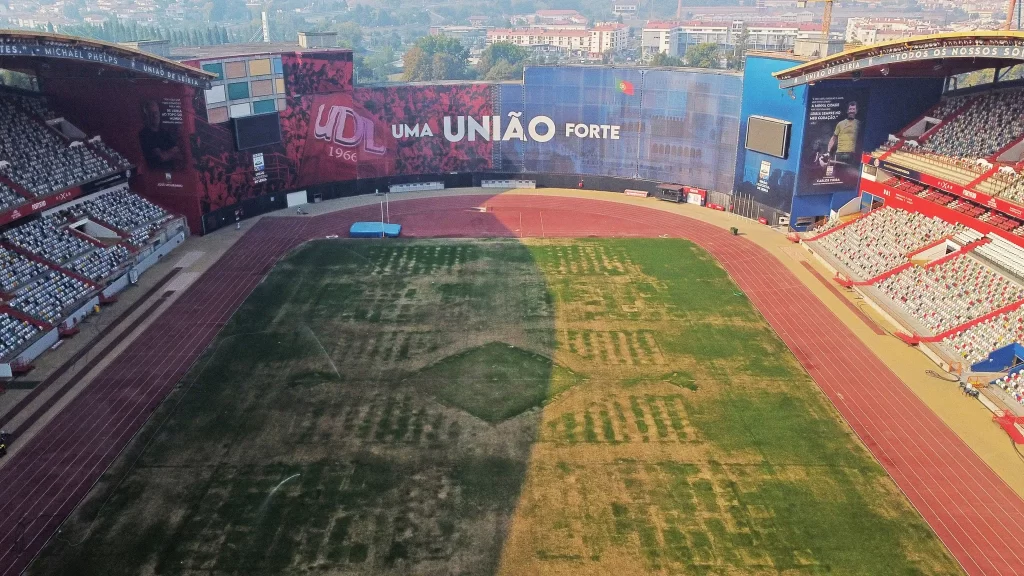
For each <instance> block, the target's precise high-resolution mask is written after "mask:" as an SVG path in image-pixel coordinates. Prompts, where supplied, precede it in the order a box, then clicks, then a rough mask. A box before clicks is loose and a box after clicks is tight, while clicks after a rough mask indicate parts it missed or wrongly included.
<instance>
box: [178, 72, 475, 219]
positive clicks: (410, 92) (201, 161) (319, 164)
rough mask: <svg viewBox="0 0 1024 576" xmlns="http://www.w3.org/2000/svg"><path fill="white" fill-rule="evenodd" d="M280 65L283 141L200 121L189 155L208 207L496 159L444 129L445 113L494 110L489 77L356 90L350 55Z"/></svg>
mask: <svg viewBox="0 0 1024 576" xmlns="http://www.w3.org/2000/svg"><path fill="white" fill-rule="evenodd" d="M282 63H283V65H284V72H285V86H286V90H287V102H288V107H287V109H286V110H283V111H281V112H280V122H281V137H282V142H281V144H279V145H273V146H267V147H262V148H259V149H256V150H245V151H237V150H236V149H235V144H234V135H233V134H232V132H231V124H230V122H228V123H224V124H209V123H207V122H205V121H204V120H203V119H199V120H197V121H196V123H195V130H194V131H193V132H192V134H191V140H190V143H191V156H192V158H194V159H195V169H196V172H197V177H198V187H199V196H200V201H201V203H202V211H203V212H204V213H205V212H208V211H211V210H217V209H219V208H223V207H225V206H230V205H232V204H234V203H236V202H239V201H241V200H244V199H246V198H250V197H254V196H260V195H265V194H272V193H275V192H283V191H287V190H293V189H295V188H302V187H306V186H312V185H315V184H321V183H329V182H339V181H346V180H355V179H357V178H377V177H387V176H393V175H398V174H440V173H445V172H468V171H477V170H486V169H488V168H489V167H490V166H491V153H492V149H491V148H492V144H491V142H490V141H488V140H484V139H474V140H473V141H472V142H470V141H468V139H467V141H463V142H449V141H448V140H447V139H446V138H444V137H443V136H442V130H443V126H442V122H443V120H442V119H443V118H444V117H446V116H448V117H454V116H459V115H469V116H474V117H478V118H479V117H484V116H490V115H491V114H492V110H491V102H492V100H493V98H492V90H493V87H492V86H491V85H487V84H463V85H450V86H389V87H379V88H373V87H368V88H357V89H353V87H352V58H351V54H350V53H347V52H342V53H338V54H337V55H335V54H332V53H328V54H326V55H324V54H317V55H315V56H308V55H303V54H293V55H285V56H283V57H282ZM204 108H205V107H204V106H203V103H202V102H201V100H199V101H197V102H195V109H196V110H201V109H204ZM254 156H258V158H259V159H260V160H262V162H263V165H264V168H263V170H262V171H259V170H257V168H256V166H257V164H256V163H255V161H254ZM260 172H262V174H259V173H260Z"/></svg>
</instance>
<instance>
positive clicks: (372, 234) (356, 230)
mask: <svg viewBox="0 0 1024 576" xmlns="http://www.w3.org/2000/svg"><path fill="white" fill-rule="evenodd" d="M401 233H402V225H401V224H384V223H382V222H356V223H355V224H353V225H352V227H351V228H349V230H348V235H349V237H351V238H382V237H383V238H398V235H399V234H401Z"/></svg>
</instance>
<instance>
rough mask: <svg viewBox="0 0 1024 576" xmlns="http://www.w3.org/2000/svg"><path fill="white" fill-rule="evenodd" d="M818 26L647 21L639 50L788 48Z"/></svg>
mask: <svg viewBox="0 0 1024 576" xmlns="http://www.w3.org/2000/svg"><path fill="white" fill-rule="evenodd" d="M819 30H820V25H819V24H816V23H797V22H792V23H790V22H756V23H751V22H745V21H743V20H732V21H729V22H725V21H721V22H700V21H687V22H679V23H677V22H648V23H647V25H646V26H644V28H643V30H642V32H641V50H642V53H643V54H644V55H645V56H649V55H651V54H655V53H659V52H660V53H662V54H667V55H669V56H677V57H682V56H684V55H685V54H686V51H687V50H688V49H689V48H690V47H692V46H696V45H698V44H715V45H717V46H718V47H719V50H721V51H722V52H732V51H733V50H735V49H736V46H737V44H743V45H744V46H745V48H746V49H748V50H761V51H767V52H787V51H790V50H792V49H793V46H794V45H795V44H796V41H797V39H798V38H800V37H801V36H805V35H807V34H814V33H816V32H818V31H819Z"/></svg>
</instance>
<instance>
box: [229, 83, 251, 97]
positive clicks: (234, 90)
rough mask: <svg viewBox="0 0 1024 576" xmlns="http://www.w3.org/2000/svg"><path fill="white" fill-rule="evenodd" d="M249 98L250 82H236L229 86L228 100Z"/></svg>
mask: <svg viewBox="0 0 1024 576" xmlns="http://www.w3.org/2000/svg"><path fill="white" fill-rule="evenodd" d="M248 97H249V83H248V82H234V83H231V84H228V98H231V99H232V100H242V99H243V98H248Z"/></svg>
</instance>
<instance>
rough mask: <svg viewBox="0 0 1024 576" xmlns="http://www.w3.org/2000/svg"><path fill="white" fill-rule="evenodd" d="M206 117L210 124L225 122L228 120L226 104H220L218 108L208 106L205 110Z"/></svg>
mask: <svg viewBox="0 0 1024 576" xmlns="http://www.w3.org/2000/svg"><path fill="white" fill-rule="evenodd" d="M206 118H207V119H208V120H209V121H210V124H220V123H221V122H227V120H228V109H227V106H221V107H220V108H209V109H207V111H206Z"/></svg>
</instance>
